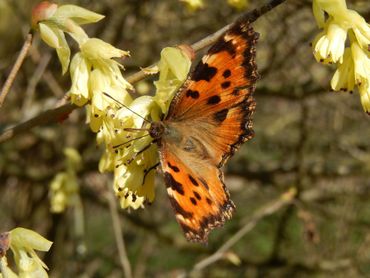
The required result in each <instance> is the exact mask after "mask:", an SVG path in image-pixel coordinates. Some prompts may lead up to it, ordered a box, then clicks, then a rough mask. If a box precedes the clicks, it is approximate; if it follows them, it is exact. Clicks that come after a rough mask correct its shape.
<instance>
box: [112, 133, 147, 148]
mask: <svg viewBox="0 0 370 278" xmlns="http://www.w3.org/2000/svg"><path fill="white" fill-rule="evenodd" d="M146 136H149V134H145V135H143V136H139V137H136V138H133V139H131V140H128V141H126V142H123V143H121V144H118V145H115V146H113V149H117V148H119V147H121V146H124V145H126V144H128V143H131V142H132V141H135V140H139V139H141V138H144V137H146Z"/></svg>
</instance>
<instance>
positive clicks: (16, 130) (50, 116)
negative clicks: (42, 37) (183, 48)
mask: <svg viewBox="0 0 370 278" xmlns="http://www.w3.org/2000/svg"><path fill="white" fill-rule="evenodd" d="M285 1H286V0H272V1H270V2H269V3H267V4H266V5H263V6H262V7H260V8H258V9H255V10H253V11H251V12H248V13H245V14H243V15H242V16H240V17H239V18H238V21H241V20H243V21H245V20H248V21H249V22H254V21H256V20H257V19H258V18H259V17H260V16H262V15H264V14H265V13H267V12H269V11H270V10H272V9H273V8H275V7H276V6H278V5H280V4H281V3H283V2H285ZM230 25H231V24H229V25H226V26H225V27H223V28H221V29H220V30H218V31H217V32H215V33H213V34H211V35H209V36H207V37H205V38H203V39H201V40H200V41H198V42H196V43H194V44H192V48H193V49H194V51H199V50H201V49H203V48H205V47H207V46H210V45H211V44H213V43H214V42H215V41H216V40H217V39H218V38H219V37H220V35H221V34H222V33H223V32H225V31H226V30H227V29H228V28H229V27H230ZM155 64H156V63H155ZM155 64H154V65H155ZM146 76H147V75H146V74H145V73H144V72H143V71H139V72H136V73H134V74H132V75H130V76H129V77H128V78H127V79H126V80H127V81H128V82H129V83H131V84H134V83H136V82H138V81H140V80H142V79H144V78H145V77H146ZM0 106H1V105H0ZM76 108H77V106H75V105H73V104H66V105H63V106H60V107H57V108H55V109H50V110H47V111H45V112H42V113H41V114H39V115H38V116H36V117H34V118H32V119H30V120H28V121H27V122H24V123H21V124H19V125H17V126H15V127H13V128H10V129H8V130H6V131H4V132H3V133H0V143H2V142H4V141H7V140H9V139H11V138H13V137H14V136H15V135H18V134H20V133H22V132H25V131H27V130H29V129H31V128H33V127H35V126H38V125H42V124H47V123H52V122H55V121H57V120H58V119H60V117H61V116H63V115H65V114H67V113H70V112H72V111H73V110H74V109H76Z"/></svg>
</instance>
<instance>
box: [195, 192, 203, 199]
mask: <svg viewBox="0 0 370 278" xmlns="http://www.w3.org/2000/svg"><path fill="white" fill-rule="evenodd" d="M193 193H194V196H195V198H197V199H198V200H199V201H200V200H202V197H201V196H200V195H199V193H198V192H196V191H193Z"/></svg>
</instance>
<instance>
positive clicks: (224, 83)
mask: <svg viewBox="0 0 370 278" xmlns="http://www.w3.org/2000/svg"><path fill="white" fill-rule="evenodd" d="M230 85H231V82H230V81H225V82H223V83H221V87H222V89H227V88H229V87H230Z"/></svg>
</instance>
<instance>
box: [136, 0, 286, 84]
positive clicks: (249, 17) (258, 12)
mask: <svg viewBox="0 0 370 278" xmlns="http://www.w3.org/2000/svg"><path fill="white" fill-rule="evenodd" d="M285 1H286V0H272V1H270V2H269V3H267V4H266V5H263V6H262V7H260V8H257V9H254V10H253V11H251V12H248V13H245V14H243V15H241V16H240V17H239V18H238V19H237V21H239V22H240V21H249V22H254V21H256V20H257V19H258V18H259V17H260V16H262V15H264V14H265V13H267V12H269V11H271V10H272V9H273V8H275V7H277V6H278V5H280V4H281V3H283V2H285ZM232 24H233V23H231V24H228V25H226V26H224V27H223V28H221V29H220V30H218V31H216V32H215V33H213V34H211V35H209V36H207V37H205V38H203V39H201V40H200V41H198V42H196V43H194V44H192V45H191V47H192V48H193V50H194V51H195V52H198V51H199V50H202V49H203V48H206V47H208V46H210V45H211V44H213V43H215V42H216V41H217V39H218V38H219V37H220V36H221V35H222V34H223V33H224V32H226V30H227V29H228V28H229V27H230V26H231V25H232ZM156 64H157V62H156V63H154V64H152V65H151V66H149V68H151V67H153V66H155V65H156ZM130 77H131V78H132V80H131V81H130V83H135V82H138V81H140V80H142V79H144V78H145V77H146V74H145V73H144V72H143V71H139V72H136V73H134V74H133V75H131V76H130Z"/></svg>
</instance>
